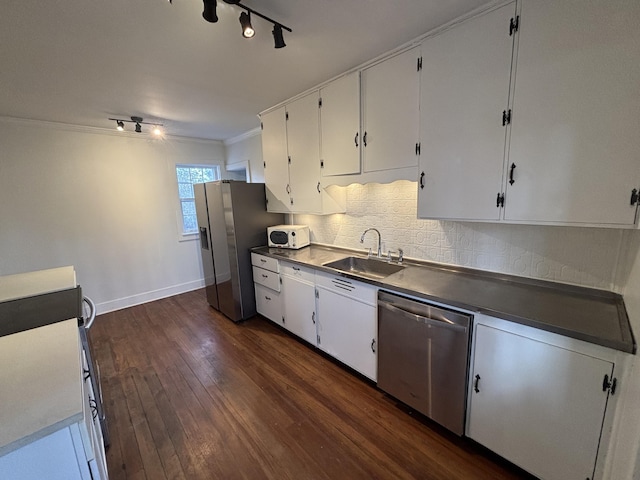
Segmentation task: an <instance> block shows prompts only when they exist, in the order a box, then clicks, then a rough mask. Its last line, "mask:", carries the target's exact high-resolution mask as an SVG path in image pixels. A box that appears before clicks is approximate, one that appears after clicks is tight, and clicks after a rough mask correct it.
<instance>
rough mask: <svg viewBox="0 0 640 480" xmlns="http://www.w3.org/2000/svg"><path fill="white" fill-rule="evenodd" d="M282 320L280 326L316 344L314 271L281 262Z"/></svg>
mask: <svg viewBox="0 0 640 480" xmlns="http://www.w3.org/2000/svg"><path fill="white" fill-rule="evenodd" d="M281 266H282V293H283V306H284V321H283V324H282V326H283V327H284V328H286V329H287V330H289V331H290V332H291V333H293V334H295V335H297V336H298V337H300V338H302V339H303V340H305V341H307V342H309V343H311V344H313V345H316V343H317V342H316V335H317V332H316V302H315V283H314V279H315V272H314V270H313V269H311V268H306V267H301V266H299V265H293V264H289V263H285V262H282V264H281Z"/></svg>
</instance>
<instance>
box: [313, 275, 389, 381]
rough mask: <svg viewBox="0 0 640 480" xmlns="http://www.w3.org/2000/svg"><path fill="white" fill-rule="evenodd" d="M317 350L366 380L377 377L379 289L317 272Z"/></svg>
mask: <svg viewBox="0 0 640 480" xmlns="http://www.w3.org/2000/svg"><path fill="white" fill-rule="evenodd" d="M316 289H317V298H316V302H317V304H316V308H317V313H318V347H319V348H320V349H321V350H323V351H325V352H326V353H328V354H329V355H331V356H332V357H335V358H336V359H338V360H340V361H341V362H342V363H344V364H346V365H348V366H349V367H351V368H353V369H354V370H356V371H357V372H359V373H361V374H362V375H364V376H365V377H368V378H370V379H371V380H374V381H375V380H376V377H377V356H376V349H377V345H376V344H377V340H378V339H377V337H378V335H377V330H378V329H377V325H378V316H377V309H376V296H377V288H375V287H373V286H372V285H367V284H365V283H360V282H357V281H355V280H351V279H348V278H344V277H338V276H335V275H331V274H325V273H324V272H316Z"/></svg>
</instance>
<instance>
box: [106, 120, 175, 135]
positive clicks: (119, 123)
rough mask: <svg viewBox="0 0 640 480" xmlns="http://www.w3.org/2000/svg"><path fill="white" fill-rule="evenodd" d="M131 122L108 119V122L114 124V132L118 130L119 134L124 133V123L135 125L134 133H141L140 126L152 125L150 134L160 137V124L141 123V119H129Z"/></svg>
mask: <svg viewBox="0 0 640 480" xmlns="http://www.w3.org/2000/svg"><path fill="white" fill-rule="evenodd" d="M130 118H131V120H127V119H123V118H110V119H109V120H111V121H114V122H116V130H118V131H119V132H123V131H124V124H125V123H135V124H136V126H135V131H136V133H142V125H153V128H152V130H151V132H152V133H153V134H154V135H155V136H157V137H160V136H162V130H161V129H160V127H162V124H161V123H156V122H153V123H151V122H145V121H143V118H142V117H130Z"/></svg>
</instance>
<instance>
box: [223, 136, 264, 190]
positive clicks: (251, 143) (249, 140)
mask: <svg viewBox="0 0 640 480" xmlns="http://www.w3.org/2000/svg"><path fill="white" fill-rule="evenodd" d="M225 146H226V147H227V159H226V165H227V167H228V168H230V169H231V168H234V166H239V165H246V166H248V167H249V169H250V172H251V181H252V182H253V183H264V167H263V164H262V137H261V135H260V129H257V130H251V131H250V132H247V133H246V134H244V135H240V136H238V137H235V138H232V139H230V140H227V141H225Z"/></svg>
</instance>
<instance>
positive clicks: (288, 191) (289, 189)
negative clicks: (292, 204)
mask: <svg viewBox="0 0 640 480" xmlns="http://www.w3.org/2000/svg"><path fill="white" fill-rule="evenodd" d="M287 193H288V194H289V195H291V187H290V186H289V184H288V183H287Z"/></svg>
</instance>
